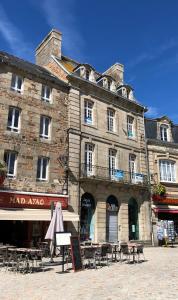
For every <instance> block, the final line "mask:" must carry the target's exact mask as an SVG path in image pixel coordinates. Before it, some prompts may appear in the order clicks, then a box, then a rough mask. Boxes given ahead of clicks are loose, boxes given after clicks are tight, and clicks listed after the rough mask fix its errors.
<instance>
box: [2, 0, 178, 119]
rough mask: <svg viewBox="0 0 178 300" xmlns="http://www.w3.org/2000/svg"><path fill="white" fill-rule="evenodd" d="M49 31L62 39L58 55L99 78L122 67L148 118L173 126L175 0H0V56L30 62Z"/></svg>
mask: <svg viewBox="0 0 178 300" xmlns="http://www.w3.org/2000/svg"><path fill="white" fill-rule="evenodd" d="M52 27H55V28H57V29H59V30H60V31H61V32H62V33H63V54H65V55H68V56H69V57H72V58H75V59H76V60H78V61H80V62H87V63H90V64H91V65H93V66H94V67H95V69H96V70H98V71H100V72H103V71H105V70H106V69H107V68H109V66H110V65H112V64H114V63H115V62H120V63H122V64H124V66H125V82H126V83H129V84H131V85H132V86H133V87H134V89H135V96H136V98H137V99H138V100H139V101H140V102H141V103H143V104H144V105H146V106H148V107H149V108H150V114H149V116H150V117H158V116H160V115H168V116H169V117H170V118H171V119H172V120H173V121H174V122H175V123H178V1H177V0H169V1H168V0H110V1H106V0H90V1H86V0H85V1H84V0H65V1H64V0H43V1H42V0H37V1H36V0H26V1H24V0H23V1H21V0H19V1H12V0H1V2H0V50H4V51H7V52H9V53H12V54H14V55H17V56H19V57H22V58H24V59H27V60H30V61H34V50H35V48H36V46H37V45H38V44H39V42H40V41H41V40H42V39H43V38H44V37H45V35H46V34H47V33H48V32H49V31H50V30H51V28H52Z"/></svg>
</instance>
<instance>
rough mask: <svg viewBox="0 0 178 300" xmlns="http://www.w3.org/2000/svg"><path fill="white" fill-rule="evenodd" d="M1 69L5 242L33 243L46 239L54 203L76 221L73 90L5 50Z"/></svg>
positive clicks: (0, 213)
mask: <svg viewBox="0 0 178 300" xmlns="http://www.w3.org/2000/svg"><path fill="white" fill-rule="evenodd" d="M0 68H1V72H0V120H1V122H0V144H1V147H0V160H1V162H2V161H5V162H6V165H7V177H6V179H5V181H4V184H3V186H1V187H0V242H12V243H13V242H14V243H16V244H18V243H19V241H21V242H22V241H23V242H24V244H29V242H31V241H32V240H33V241H35V240H37V239H38V237H41V238H43V237H44V234H45V231H46V226H47V225H48V223H46V222H43V221H47V220H50V210H49V208H50V203H51V201H61V203H62V207H63V208H64V209H66V210H65V211H64V220H65V221H68V220H71V218H72V215H71V214H70V213H69V212H68V211H67V208H68V195H66V180H67V178H66V172H65V165H64V163H65V159H64V158H65V157H67V155H68V135H67V122H68V119H67V109H68V90H69V88H68V85H67V83H65V82H64V81H61V80H60V79H59V78H57V77H56V76H54V75H53V74H52V73H50V72H49V71H47V70H46V69H44V68H42V67H40V66H37V65H35V64H32V63H29V62H27V61H24V60H22V59H20V58H17V57H14V56H12V55H9V54H8V53H4V52H0ZM32 208H33V209H32ZM42 208H43V210H42ZM44 208H48V210H44ZM76 218H77V216H75V218H74V219H76ZM5 228H6V229H5Z"/></svg>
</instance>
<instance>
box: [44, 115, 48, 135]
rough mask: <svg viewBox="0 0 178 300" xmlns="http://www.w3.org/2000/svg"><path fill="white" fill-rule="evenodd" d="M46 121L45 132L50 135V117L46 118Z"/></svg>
mask: <svg viewBox="0 0 178 300" xmlns="http://www.w3.org/2000/svg"><path fill="white" fill-rule="evenodd" d="M44 122H45V132H44V134H45V135H46V136H48V133H49V118H45V119H44Z"/></svg>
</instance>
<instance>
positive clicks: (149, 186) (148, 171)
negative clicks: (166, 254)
mask: <svg viewBox="0 0 178 300" xmlns="http://www.w3.org/2000/svg"><path fill="white" fill-rule="evenodd" d="M143 121H144V137H145V159H146V168H147V174H148V190H149V194H150V202H149V214H150V227H151V244H152V246H154V238H153V222H152V208H151V207H152V192H151V182H150V178H151V177H150V167H149V157H148V143H147V139H146V132H145V116H144V110H143Z"/></svg>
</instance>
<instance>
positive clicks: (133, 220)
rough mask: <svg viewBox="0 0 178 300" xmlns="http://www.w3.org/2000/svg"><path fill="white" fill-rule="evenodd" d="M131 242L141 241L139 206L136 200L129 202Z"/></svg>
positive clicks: (132, 199)
mask: <svg viewBox="0 0 178 300" xmlns="http://www.w3.org/2000/svg"><path fill="white" fill-rule="evenodd" d="M128 210H129V211H128V213H129V240H138V239H139V222H138V204H137V201H136V200H135V199H134V198H131V199H130V200H129V205H128Z"/></svg>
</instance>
